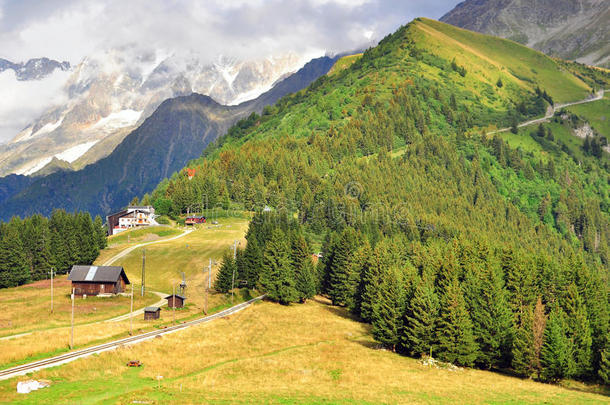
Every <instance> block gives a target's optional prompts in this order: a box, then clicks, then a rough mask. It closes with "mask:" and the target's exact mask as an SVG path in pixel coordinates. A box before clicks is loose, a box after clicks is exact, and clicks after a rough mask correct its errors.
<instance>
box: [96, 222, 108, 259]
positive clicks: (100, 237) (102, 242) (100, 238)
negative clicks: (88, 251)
mask: <svg viewBox="0 0 610 405" xmlns="http://www.w3.org/2000/svg"><path fill="white" fill-rule="evenodd" d="M93 229H94V230H95V239H96V241H97V247H98V248H99V249H100V250H101V249H104V248H105V247H106V246H107V245H108V239H107V238H106V227H105V226H104V222H103V221H102V217H100V216H99V215H96V216H95V220H94V221H93Z"/></svg>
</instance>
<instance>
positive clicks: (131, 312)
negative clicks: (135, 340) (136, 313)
mask: <svg viewBox="0 0 610 405" xmlns="http://www.w3.org/2000/svg"><path fill="white" fill-rule="evenodd" d="M132 324H133V284H131V308H130V310H129V335H133V326H132Z"/></svg>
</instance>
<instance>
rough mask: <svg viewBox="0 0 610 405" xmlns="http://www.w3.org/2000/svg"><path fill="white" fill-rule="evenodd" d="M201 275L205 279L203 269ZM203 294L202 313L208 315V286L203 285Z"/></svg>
mask: <svg viewBox="0 0 610 405" xmlns="http://www.w3.org/2000/svg"><path fill="white" fill-rule="evenodd" d="M203 274H204V277H205V267H204V268H203ZM203 294H204V301H203V313H204V314H206V315H207V314H208V286H207V285H205V284H204V285H203Z"/></svg>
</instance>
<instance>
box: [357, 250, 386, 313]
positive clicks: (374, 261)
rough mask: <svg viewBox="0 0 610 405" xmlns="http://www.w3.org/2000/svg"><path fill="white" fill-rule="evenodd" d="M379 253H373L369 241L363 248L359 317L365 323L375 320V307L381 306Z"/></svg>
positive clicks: (359, 289)
mask: <svg viewBox="0 0 610 405" xmlns="http://www.w3.org/2000/svg"><path fill="white" fill-rule="evenodd" d="M376 253H377V251H375V252H371V247H370V245H369V243H368V241H365V243H364V245H363V247H362V255H361V257H362V258H363V262H362V272H361V274H360V284H359V286H358V311H357V315H359V316H360V318H362V320H363V321H365V322H371V321H372V320H373V313H374V312H375V307H376V306H377V305H378V304H379V295H380V291H379V288H380V284H381V274H380V271H381V269H380V260H379V258H378V257H377V255H376Z"/></svg>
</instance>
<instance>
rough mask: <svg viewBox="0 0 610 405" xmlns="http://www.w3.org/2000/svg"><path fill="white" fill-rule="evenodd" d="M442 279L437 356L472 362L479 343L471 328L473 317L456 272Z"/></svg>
mask: <svg viewBox="0 0 610 405" xmlns="http://www.w3.org/2000/svg"><path fill="white" fill-rule="evenodd" d="M449 277H450V278H449V280H448V282H446V283H444V288H445V291H443V295H442V300H441V303H442V305H441V311H440V319H439V322H438V328H437V335H438V349H437V353H438V357H439V358H441V359H442V360H444V361H448V362H451V363H454V364H458V365H462V366H472V365H473V364H474V361H475V360H476V358H477V357H478V355H479V353H478V350H479V348H478V345H477V343H476V342H475V339H474V334H473V332H472V320H471V319H470V315H469V314H468V309H467V308H466V302H465V300H464V294H463V292H462V289H461V287H460V285H459V281H458V278H457V275H455V274H452V275H450V276H449Z"/></svg>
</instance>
